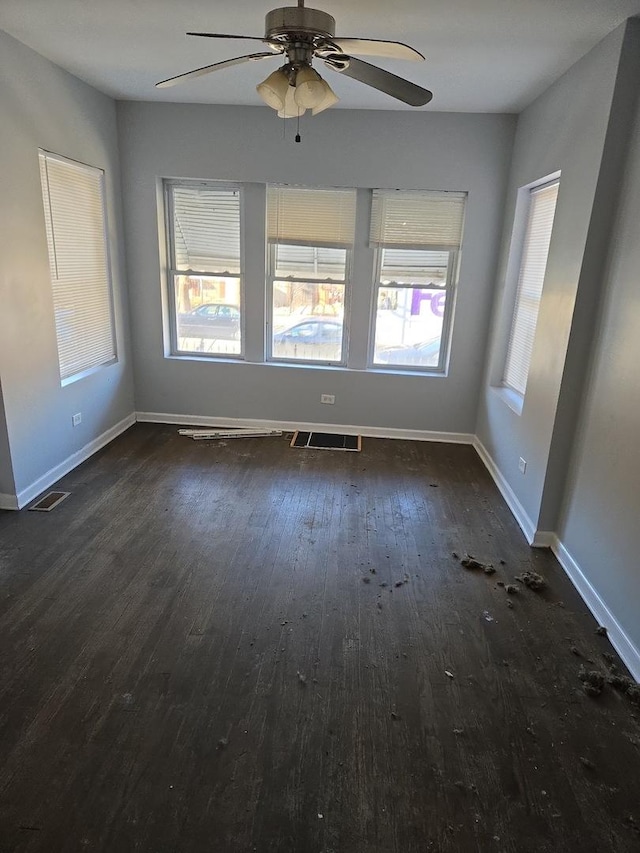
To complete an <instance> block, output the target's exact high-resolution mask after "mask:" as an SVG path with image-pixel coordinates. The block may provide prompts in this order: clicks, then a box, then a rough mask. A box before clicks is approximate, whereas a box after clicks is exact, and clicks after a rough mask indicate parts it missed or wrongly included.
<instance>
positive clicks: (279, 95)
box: [256, 68, 291, 110]
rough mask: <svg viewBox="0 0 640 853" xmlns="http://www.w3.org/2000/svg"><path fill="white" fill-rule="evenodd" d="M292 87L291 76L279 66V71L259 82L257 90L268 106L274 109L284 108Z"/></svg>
mask: <svg viewBox="0 0 640 853" xmlns="http://www.w3.org/2000/svg"><path fill="white" fill-rule="evenodd" d="M290 88H291V87H290V86H289V78H288V77H287V75H286V74H285V73H284V71H283V70H282V69H281V68H278V70H277V71H274V72H273V73H272V74H269V76H268V77H267V79H266V80H263V81H262V83H258V85H257V86H256V91H257V93H258V94H259V95H260V97H261V98H262V100H263V101H264V102H265V104H267V106H269V107H272V108H273V109H274V110H282V109H284V102H285V98H286V96H287V92H288V90H289V89H290Z"/></svg>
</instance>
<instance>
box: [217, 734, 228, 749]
mask: <svg viewBox="0 0 640 853" xmlns="http://www.w3.org/2000/svg"><path fill="white" fill-rule="evenodd" d="M228 746H229V739H228V738H226V737H221V738H220V740H219V741H218V749H226V748H227V747H228Z"/></svg>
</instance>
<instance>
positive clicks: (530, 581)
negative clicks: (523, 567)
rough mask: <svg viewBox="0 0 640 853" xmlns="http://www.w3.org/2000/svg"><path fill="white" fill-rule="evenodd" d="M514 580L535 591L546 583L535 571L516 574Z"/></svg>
mask: <svg viewBox="0 0 640 853" xmlns="http://www.w3.org/2000/svg"><path fill="white" fill-rule="evenodd" d="M516 580H517V581H520V583H523V584H524V585H525V586H528V587H529V589H533V590H534V591H535V592H538V591H539V590H541V589H542V588H543V587H545V586H546V585H547V582H546V580H545V579H544V578H543V577H542V575H539V574H538V573H537V572H529V571H527V572H523V573H522V574H521V575H516Z"/></svg>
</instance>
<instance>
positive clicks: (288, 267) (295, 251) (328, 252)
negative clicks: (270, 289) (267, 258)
mask: <svg viewBox="0 0 640 853" xmlns="http://www.w3.org/2000/svg"><path fill="white" fill-rule="evenodd" d="M274 251H275V277H276V278H286V277H287V276H293V277H294V278H302V279H310V278H332V279H334V280H336V281H344V279H345V274H346V266H347V250H346V249H333V248H331V249H329V248H326V247H322V246H288V245H286V244H282V245H276V246H274Z"/></svg>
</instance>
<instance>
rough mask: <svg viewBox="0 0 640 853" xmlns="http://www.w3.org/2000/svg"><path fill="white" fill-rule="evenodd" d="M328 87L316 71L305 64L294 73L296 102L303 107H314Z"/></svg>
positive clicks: (317, 104) (324, 95) (323, 96)
mask: <svg viewBox="0 0 640 853" xmlns="http://www.w3.org/2000/svg"><path fill="white" fill-rule="evenodd" d="M328 88H329V87H328V86H327V84H326V83H325V82H324V80H323V79H322V77H321V76H320V75H319V74H318V72H317V71H314V69H313V68H311V66H310V65H305V66H303V67H302V68H301V69H300V70H299V71H298V73H297V74H296V91H295V98H296V103H297V104H298V106H300V107H304V109H310V110H311V109H314V107H317V106H319V104H320V103H322V101H323V100H324V99H325V97H326V94H327V89H328Z"/></svg>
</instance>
